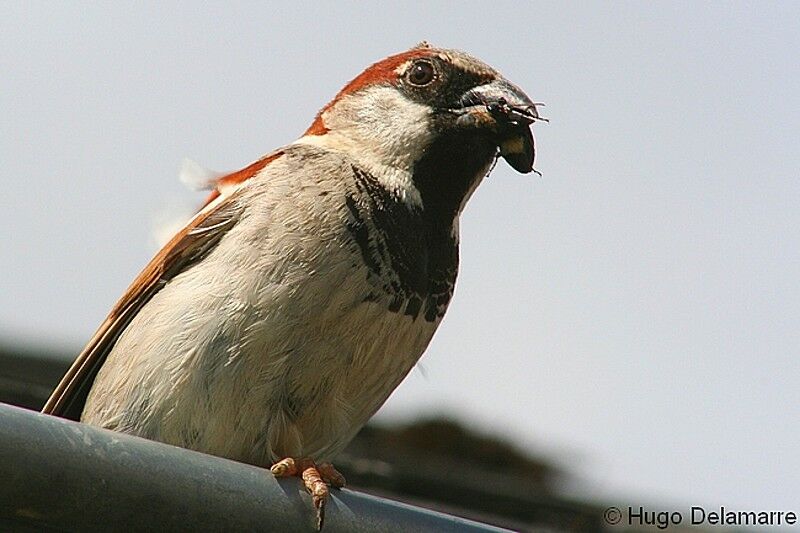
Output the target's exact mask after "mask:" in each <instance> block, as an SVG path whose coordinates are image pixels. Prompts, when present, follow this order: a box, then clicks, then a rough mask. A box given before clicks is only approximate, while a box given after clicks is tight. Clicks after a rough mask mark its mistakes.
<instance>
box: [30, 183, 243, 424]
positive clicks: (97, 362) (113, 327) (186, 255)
mask: <svg viewBox="0 0 800 533" xmlns="http://www.w3.org/2000/svg"><path fill="white" fill-rule="evenodd" d="M236 196H237V195H236V193H233V194H232V195H231V196H229V197H227V198H225V199H223V200H222V201H221V202H220V203H219V204H218V205H217V206H215V207H213V208H212V209H210V210H208V211H202V212H200V213H199V214H198V215H196V216H195V218H194V219H192V221H191V222H189V223H188V224H187V225H186V226H185V227H184V228H183V229H182V230H181V231H180V232H179V233H178V234H177V235H175V237H173V238H172V239H171V240H170V242H169V243H167V245H166V246H164V247H163V248H162V249H161V251H159V252H158V254H156V256H155V257H154V258H153V259H152V260H151V261H150V263H149V264H148V265H147V266H146V267H145V269H144V270H143V271H142V272H141V273H140V274H139V276H137V278H136V279H135V280H134V281H133V283H132V284H131V286H130V287H129V288H128V290H127V291H126V292H125V294H124V295H123V296H122V298H120V300H119V301H118V302H117V304H116V305H115V306H114V308H113V309H112V310H111V313H110V314H109V315H108V317H107V318H106V320H105V321H104V322H103V324H102V325H101V326H100V328H99V329H98V330H97V332H96V333H95V334H94V336H93V337H92V339H91V340H90V341H89V344H88V345H87V346H86V348H84V350H83V351H82V352H81V354H80V355H79V356H78V358H77V359H76V360H75V362H74V363H73V364H72V366H71V367H70V369H69V370H68V371H67V374H66V375H65V376H64V378H63V379H62V380H61V383H59V384H58V386H57V387H56V389H55V391H53V394H52V395H51V396H50V399H49V400H48V401H47V404H46V405H45V406H44V409H43V410H42V412H43V413H47V414H52V415H56V416H62V417H65V418H71V419H73V420H79V419H80V416H81V412H82V411H83V405H84V403H85V401H86V397H87V395H88V394H89V390H90V389H91V386H92V383H93V382H94V378H95V376H96V375H97V372H98V371H99V370H100V367H101V366H102V364H103V362H104V361H105V359H106V357H107V356H108V353H109V352H110V351H111V348H113V346H114V343H115V342H116V340H117V338H118V337H119V336H120V335H121V334H122V332H123V331H124V330H125V328H126V327H127V326H128V324H129V323H130V321H131V320H132V319H133V317H134V316H136V313H138V312H139V310H140V309H141V308H142V307H143V306H144V305H145V304H146V303H147V302H148V301H149V300H150V299H151V298H152V297H153V295H154V294H155V293H157V292H158V291H159V290H160V289H161V288H162V287H163V286H164V285H165V284H166V283H167V282H168V281H169V280H170V279H172V278H173V277H175V276H176V275H177V274H179V273H180V272H183V271H185V270H186V269H187V268H189V267H191V265H192V264H194V263H195V262H196V261H198V260H199V259H201V258H202V257H203V256H205V255H206V254H207V253H209V252H210V251H211V250H212V249H213V248H214V247H215V246H216V245H217V243H219V241H220V239H221V238H222V237H223V236H224V235H225V233H227V232H228V230H230V229H231V228H232V227H233V226H234V225H235V224H236V222H237V221H238V220H239V216H240V215H241V207H240V206H239V204H238V203H237V201H236Z"/></svg>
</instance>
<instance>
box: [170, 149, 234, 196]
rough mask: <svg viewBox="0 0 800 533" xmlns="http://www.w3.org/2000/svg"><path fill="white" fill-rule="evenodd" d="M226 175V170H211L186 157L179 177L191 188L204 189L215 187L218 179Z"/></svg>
mask: <svg viewBox="0 0 800 533" xmlns="http://www.w3.org/2000/svg"><path fill="white" fill-rule="evenodd" d="M224 175H225V172H215V171H213V170H209V169H207V168H205V167H204V166H202V165H200V164H199V163H197V162H196V161H192V160H191V159H189V158H188V157H185V158H184V159H183V162H182V163H181V170H180V173H179V174H178V177H179V179H180V180H181V183H183V184H184V185H186V186H187V187H189V188H190V189H193V190H195V191H202V190H207V189H213V188H214V187H215V186H216V182H217V180H218V179H219V178H221V177H222V176H224Z"/></svg>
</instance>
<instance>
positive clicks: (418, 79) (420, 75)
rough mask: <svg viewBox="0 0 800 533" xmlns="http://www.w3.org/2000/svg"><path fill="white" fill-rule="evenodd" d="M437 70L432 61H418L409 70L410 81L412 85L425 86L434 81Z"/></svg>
mask: <svg viewBox="0 0 800 533" xmlns="http://www.w3.org/2000/svg"><path fill="white" fill-rule="evenodd" d="M435 74H436V71H435V70H434V69H433V65H432V64H431V62H430V61H417V62H416V63H414V64H413V65H412V66H411V69H410V70H409V71H408V81H409V82H411V84H412V85H417V86H420V87H421V86H423V85H428V84H429V83H430V82H432V81H433V78H434V75H435Z"/></svg>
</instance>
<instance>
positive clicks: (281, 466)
mask: <svg viewBox="0 0 800 533" xmlns="http://www.w3.org/2000/svg"><path fill="white" fill-rule="evenodd" d="M270 470H271V471H272V474H273V475H274V476H275V477H295V476H296V477H299V478H301V479H302V480H303V485H305V487H306V490H307V491H308V492H309V494H311V502H312V503H313V504H314V509H316V511H317V529H318V530H321V529H322V523H323V522H324V520H325V503H326V502H327V501H328V495H329V494H330V490H329V489H328V485H330V486H332V487H335V488H337V489H340V488H342V487H344V485H345V479H344V476H343V475H342V474H340V473H339V472H338V471H337V470H336V469H335V468H334V467H333V465H332V464H331V463H319V464H316V463H315V462H314V461H313V460H312V459H309V458H307V457H305V458H302V459H295V458H293V457H287V458H286V459H281V460H280V461H278V462H277V463H275V464H274V465H272V468H270Z"/></svg>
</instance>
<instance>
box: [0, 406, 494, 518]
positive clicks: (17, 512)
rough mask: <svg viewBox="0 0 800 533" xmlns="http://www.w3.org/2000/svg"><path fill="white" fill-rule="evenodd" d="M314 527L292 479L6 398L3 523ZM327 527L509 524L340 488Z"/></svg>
mask: <svg viewBox="0 0 800 533" xmlns="http://www.w3.org/2000/svg"><path fill="white" fill-rule="evenodd" d="M47 529H55V530H60V531H65V530H66V531H236V532H239V531H286V532H291V531H315V528H314V513H313V510H312V507H311V501H310V498H309V497H308V494H306V492H305V490H303V488H302V487H301V485H300V484H299V482H298V481H297V480H294V479H290V480H280V481H278V480H276V479H275V478H274V477H273V476H272V475H270V474H269V472H267V471H265V470H263V469H260V468H256V467H253V466H250V465H246V464H242V463H237V462H235V461H229V460H227V459H221V458H219V457H213V456H210V455H205V454H202V453H198V452H193V451H190V450H185V449H182V448H177V447H174V446H169V445H166V444H163V443H159V442H152V441H148V440H144V439H140V438H137V437H132V436H130V435H124V434H121V433H114V432H111V431H107V430H103V429H99V428H95V427H91V426H87V425H84V424H78V423H75V422H71V421H67V420H63V419H60V418H55V417H52V416H46V415H42V414H39V413H35V412H33V411H28V410H25V409H20V408H17V407H11V406H8V405H5V404H0V531H42V530H47ZM323 531H325V532H326V533H334V532H338V531H342V532H359V531H370V532H371V531H387V532H389V531H415V532H423V531H445V532H446V531H451V532H456V531H458V532H462V531H463V532H472V531H474V532H478V531H484V532H485V531H494V532H499V531H505V530H502V529H499V528H495V527H492V526H487V525H484V524H480V523H477V522H472V521H469V520H465V519H462V518H457V517H454V516H449V515H445V514H442V513H438V512H434V511H429V510H426V509H421V508H416V507H413V506H410V505H406V504H403V503H399V502H394V501H391V500H386V499H383V498H377V497H375V496H370V495H367V494H362V493H358V492H354V491H352V490H347V489H344V490H341V491H337V490H333V491H331V499H330V501H329V502H328V505H327V509H326V517H325V527H324V528H323Z"/></svg>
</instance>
